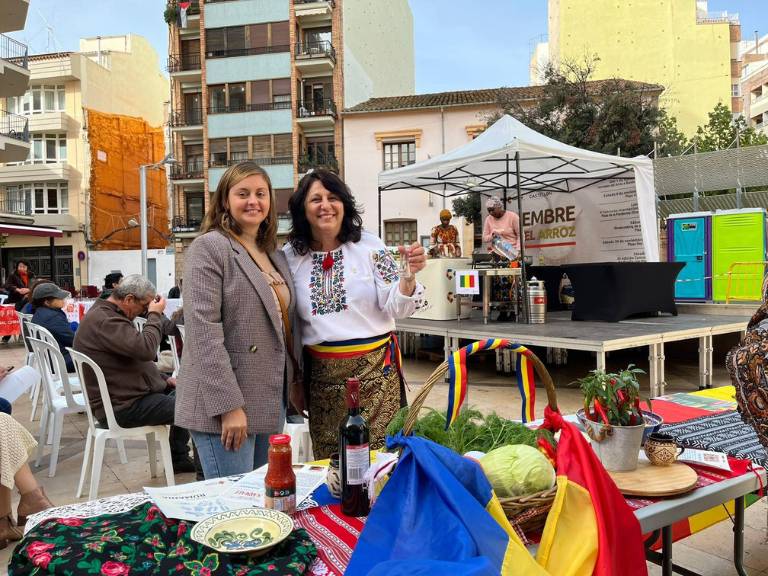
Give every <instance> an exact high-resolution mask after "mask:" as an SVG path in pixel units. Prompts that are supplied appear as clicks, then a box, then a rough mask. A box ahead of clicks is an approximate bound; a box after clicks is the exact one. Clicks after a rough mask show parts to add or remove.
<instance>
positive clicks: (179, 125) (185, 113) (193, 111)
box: [168, 108, 203, 133]
mask: <svg viewBox="0 0 768 576" xmlns="http://www.w3.org/2000/svg"><path fill="white" fill-rule="evenodd" d="M168 126H170V127H171V130H173V131H174V132H182V133H190V132H194V133H198V132H202V130H203V109H202V108H187V109H186V110H176V111H175V112H173V113H172V114H171V116H170V118H169V119H168Z"/></svg>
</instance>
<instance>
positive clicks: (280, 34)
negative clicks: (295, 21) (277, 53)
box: [271, 20, 291, 49]
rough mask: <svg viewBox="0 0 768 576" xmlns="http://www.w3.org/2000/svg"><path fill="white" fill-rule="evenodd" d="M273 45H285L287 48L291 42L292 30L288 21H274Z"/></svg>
mask: <svg viewBox="0 0 768 576" xmlns="http://www.w3.org/2000/svg"><path fill="white" fill-rule="evenodd" d="M271 26H272V43H271V45H272V46H285V47H286V49H287V47H288V45H289V44H290V43H291V42H290V39H289V38H290V32H289V28H288V21H287V20H286V21H284V22H272V25H271Z"/></svg>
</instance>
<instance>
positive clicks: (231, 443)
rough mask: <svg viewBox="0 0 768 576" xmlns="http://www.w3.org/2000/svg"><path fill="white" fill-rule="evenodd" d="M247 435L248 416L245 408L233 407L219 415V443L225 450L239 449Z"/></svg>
mask: <svg viewBox="0 0 768 576" xmlns="http://www.w3.org/2000/svg"><path fill="white" fill-rule="evenodd" d="M247 437H248V417H247V416H246V415H245V410H243V409H242V408H235V409H234V410H230V411H229V412H226V413H224V414H222V416H221V445H222V446H224V449H225V450H235V451H237V450H240V446H242V444H243V441H244V440H245V439H246V438H247Z"/></svg>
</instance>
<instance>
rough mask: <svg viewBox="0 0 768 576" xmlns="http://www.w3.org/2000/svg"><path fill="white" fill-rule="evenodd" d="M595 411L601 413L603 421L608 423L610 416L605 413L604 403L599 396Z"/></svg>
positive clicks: (596, 400)
mask: <svg viewBox="0 0 768 576" xmlns="http://www.w3.org/2000/svg"><path fill="white" fill-rule="evenodd" d="M595 412H597V413H598V414H599V415H600V417H601V418H602V419H603V422H605V423H606V424H608V416H607V415H606V414H605V409H604V408H603V405H602V404H601V403H600V400H599V399H598V398H595Z"/></svg>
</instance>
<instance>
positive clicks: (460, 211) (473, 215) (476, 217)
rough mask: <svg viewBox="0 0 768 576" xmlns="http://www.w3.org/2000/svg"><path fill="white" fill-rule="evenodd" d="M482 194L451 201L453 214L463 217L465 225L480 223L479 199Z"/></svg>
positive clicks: (469, 195) (468, 195)
mask: <svg viewBox="0 0 768 576" xmlns="http://www.w3.org/2000/svg"><path fill="white" fill-rule="evenodd" d="M481 196H482V194H474V193H473V194H466V195H464V196H460V197H458V198H456V200H454V201H453V213H454V214H456V216H463V217H464V219H465V220H466V221H467V224H475V223H479V222H480V216H481V214H480V197H481Z"/></svg>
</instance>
